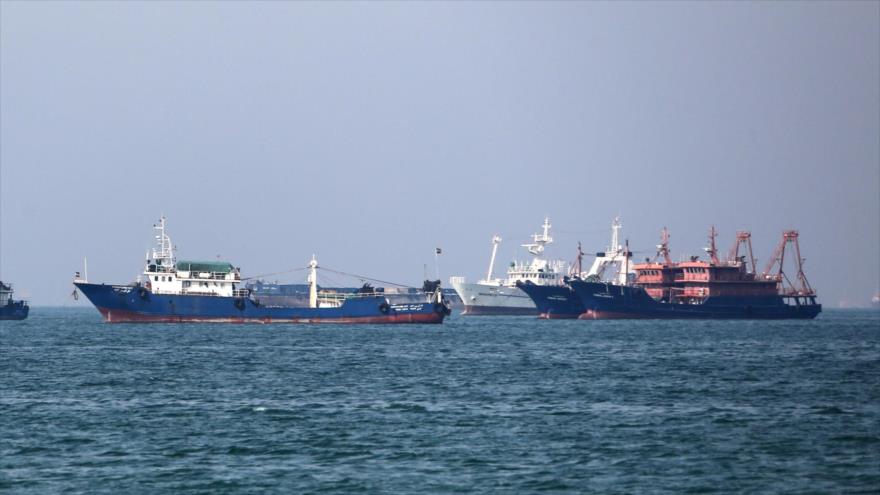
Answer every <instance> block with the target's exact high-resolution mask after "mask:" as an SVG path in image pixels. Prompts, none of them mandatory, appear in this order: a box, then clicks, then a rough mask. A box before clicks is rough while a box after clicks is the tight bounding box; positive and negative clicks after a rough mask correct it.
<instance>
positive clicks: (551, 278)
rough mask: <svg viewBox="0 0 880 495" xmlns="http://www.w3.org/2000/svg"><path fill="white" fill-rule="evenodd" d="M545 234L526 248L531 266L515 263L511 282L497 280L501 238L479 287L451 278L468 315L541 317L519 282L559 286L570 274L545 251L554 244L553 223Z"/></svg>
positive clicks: (509, 271)
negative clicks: (551, 229) (545, 255)
mask: <svg viewBox="0 0 880 495" xmlns="http://www.w3.org/2000/svg"><path fill="white" fill-rule="evenodd" d="M542 227H543V233H541V234H533V235H532V242H531V243H529V244H523V245H522V247H524V248H526V250H528V252H529V253H530V254H532V256H533V258H532V260H531V261H530V262H528V263H525V262H516V261H514V262H512V263H511V264H510V267H509V268H508V269H507V278H506V279H501V278H495V277H494V269H495V255H496V254H497V253H498V245H499V244H500V243H501V237H499V236H497V235H496V236H494V237H492V257H491V258H490V260H489V271H488V272H487V274H486V278H485V279H483V280H480V281H479V282H477V283H467V282H466V281H465V278H464V277H451V278H450V279H449V282H450V284H452V287H453V288H454V289H455V292H457V293H458V295H459V297H461V300H462V302H463V303H464V312H463V313H462V314H465V315H537V314H538V308H536V307H535V303H534V302H532V299H531V298H530V297H529V296H527V295H526V293H525V292H523V291H521V290H520V289H519V288H517V286H516V283H517V281H522V282H525V281H530V282H532V283H533V284H535V285H559V284H561V283H562V279H563V277H564V276H565V274H566V264H565V262H563V261H558V260H552V261H550V260H547V259H545V258H544V249H545V247H546V246H547V244H550V243H552V242H553V238H552V237H550V219H549V218H545V219H544V224H543V225H542Z"/></svg>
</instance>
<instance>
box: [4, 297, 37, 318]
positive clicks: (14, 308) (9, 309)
mask: <svg viewBox="0 0 880 495" xmlns="http://www.w3.org/2000/svg"><path fill="white" fill-rule="evenodd" d="M29 312H30V306H28V305H27V304H26V303H25V302H24V301H13V302H8V303H6V304H4V305H2V306H0V320H23V319H25V318H27V317H28V313H29Z"/></svg>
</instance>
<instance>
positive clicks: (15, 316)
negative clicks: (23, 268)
mask: <svg viewBox="0 0 880 495" xmlns="http://www.w3.org/2000/svg"><path fill="white" fill-rule="evenodd" d="M13 293H14V291H13V290H12V284H6V283H3V282H2V281H0V320H23V319H25V318H27V317H28V313H29V312H30V307H29V306H28V303H27V301H22V300H19V301H15V300H13V299H12V294H13Z"/></svg>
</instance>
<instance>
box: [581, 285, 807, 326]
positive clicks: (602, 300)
mask: <svg viewBox="0 0 880 495" xmlns="http://www.w3.org/2000/svg"><path fill="white" fill-rule="evenodd" d="M569 286H571V288H572V289H573V290H574V291H575V293H577V295H578V297H579V298H580V300H581V303H582V304H583V305H584V309H585V312H584V313H583V314H582V315H581V316H580V318H581V319H609V318H665V319H672V318H697V319H725V318H726V319H790V318H801V319H809V318H815V317H816V316H817V315H818V314H819V313H820V312H821V311H822V305H821V304H817V303H816V302H815V297H801V298H797V299H795V300H794V302H795V304H788V303H786V302H785V300H784V299H783V297H782V296H759V297H708V298H706V299H705V301H704V302H703V303H701V304H680V303H666V302H659V301H656V300H655V299H654V298H652V297H651V296H649V295H648V293H647V292H645V290H644V289H642V288H641V287H631V286H621V285H612V284H605V283H595V282H583V281H580V280H572V281H570V282H569Z"/></svg>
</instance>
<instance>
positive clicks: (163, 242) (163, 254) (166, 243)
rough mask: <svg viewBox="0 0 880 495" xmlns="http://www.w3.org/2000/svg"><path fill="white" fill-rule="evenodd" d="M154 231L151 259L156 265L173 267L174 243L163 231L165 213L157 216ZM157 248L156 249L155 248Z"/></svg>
mask: <svg viewBox="0 0 880 495" xmlns="http://www.w3.org/2000/svg"><path fill="white" fill-rule="evenodd" d="M153 229H154V230H155V231H156V247H155V248H153V260H154V261H155V262H156V266H157V267H165V268H172V267H174V262H175V259H174V245H173V244H171V238H170V237H168V233H167V232H166V231H165V215H164V214H163V215H162V216H161V217H159V223H157V224H154V225H153ZM157 248H158V249H157Z"/></svg>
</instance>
